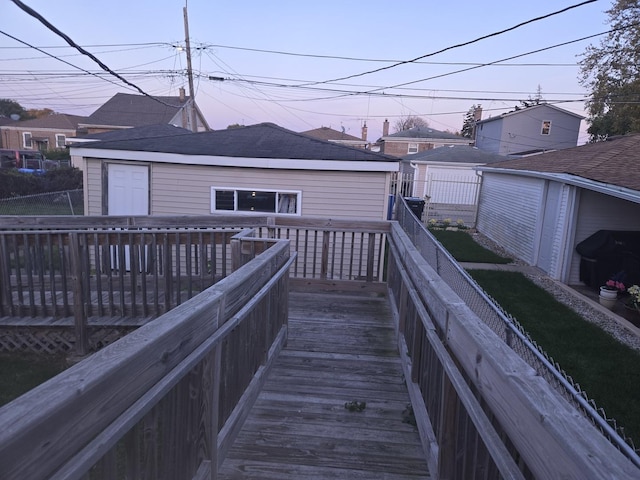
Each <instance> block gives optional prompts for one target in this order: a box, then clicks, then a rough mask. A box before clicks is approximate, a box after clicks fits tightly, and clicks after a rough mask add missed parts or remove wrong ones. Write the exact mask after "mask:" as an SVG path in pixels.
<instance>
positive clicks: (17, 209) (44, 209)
mask: <svg viewBox="0 0 640 480" xmlns="http://www.w3.org/2000/svg"><path fill="white" fill-rule="evenodd" d="M0 215H84V195H83V190H82V189H79V190H66V191H63V192H51V193H40V194H37V195H25V196H23V197H12V198H2V199H0Z"/></svg>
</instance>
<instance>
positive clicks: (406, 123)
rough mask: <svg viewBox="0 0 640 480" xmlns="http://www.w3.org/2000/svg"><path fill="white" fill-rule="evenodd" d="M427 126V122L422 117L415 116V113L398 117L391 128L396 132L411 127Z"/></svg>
mask: <svg viewBox="0 0 640 480" xmlns="http://www.w3.org/2000/svg"><path fill="white" fill-rule="evenodd" d="M428 126H429V122H427V121H426V120H425V119H424V118H422V117H416V116H415V115H408V116H406V117H400V118H399V119H398V120H396V121H395V123H394V124H393V129H394V130H395V131H396V132H402V131H404V130H409V129H411V128H416V127H419V128H427V127H428Z"/></svg>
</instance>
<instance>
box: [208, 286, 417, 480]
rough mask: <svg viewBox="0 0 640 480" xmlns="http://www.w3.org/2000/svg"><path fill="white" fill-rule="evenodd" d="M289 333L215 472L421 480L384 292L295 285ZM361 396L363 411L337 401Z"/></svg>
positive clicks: (248, 476) (282, 477) (236, 476)
mask: <svg viewBox="0 0 640 480" xmlns="http://www.w3.org/2000/svg"><path fill="white" fill-rule="evenodd" d="M289 305H290V311H289V341H288V344H287V347H286V348H285V350H284V351H283V352H282V353H281V354H280V357H279V358H278V360H277V361H276V364H275V365H274V368H273V370H272V372H271V374H270V375H269V378H268V380H267V382H266V384H265V386H264V388H263V390H262V392H261V393H260V396H259V397H258V400H257V402H256V405H255V406H254V408H253V410H252V411H251V414H250V416H249V418H248V419H247V422H246V423H245V425H244V427H243V429H242V431H241V433H240V435H239V437H238V438H237V439H236V441H235V443H234V445H233V447H232V448H231V450H230V452H229V455H228V456H227V459H226V460H225V462H224V463H223V465H222V467H221V470H220V478H221V479H239V478H243V479H258V478H259V479H279V480H287V479H296V480H298V479H301V478H304V479H305V480H306V479H309V480H320V479H322V480H328V479H350V480H358V479H368V480H375V479H383V478H384V479H412V480H415V479H425V478H429V474H428V472H427V466H426V462H425V459H424V458H425V456H424V453H423V450H422V445H421V443H420V438H419V436H418V433H417V431H416V430H415V428H414V427H413V426H411V425H409V424H408V423H405V422H404V421H403V420H404V419H405V409H406V407H407V405H408V403H409V396H408V393H407V390H406V387H405V386H404V383H403V381H404V379H403V376H402V369H401V366H400V360H399V357H398V355H397V352H396V348H395V336H394V330H393V326H392V324H391V313H390V310H389V308H388V304H387V300H386V298H380V297H371V296H363V295H353V294H351V295H339V294H327V293H322V294H318V293H296V292H293V293H291V294H290V298H289ZM352 401H359V402H366V408H365V410H364V411H362V412H351V411H349V410H347V409H346V408H345V403H347V402H352Z"/></svg>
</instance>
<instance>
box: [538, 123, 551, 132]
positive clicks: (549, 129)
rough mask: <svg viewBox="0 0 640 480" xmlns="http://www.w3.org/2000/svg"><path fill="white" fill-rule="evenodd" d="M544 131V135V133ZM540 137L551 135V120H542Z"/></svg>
mask: <svg viewBox="0 0 640 480" xmlns="http://www.w3.org/2000/svg"><path fill="white" fill-rule="evenodd" d="M545 129H546V133H545ZM540 135H551V120H543V121H542V127H541V128H540Z"/></svg>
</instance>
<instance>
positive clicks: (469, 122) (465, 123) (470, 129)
mask: <svg viewBox="0 0 640 480" xmlns="http://www.w3.org/2000/svg"><path fill="white" fill-rule="evenodd" d="M479 107H480V105H471V106H470V107H469V110H467V113H465V114H464V119H463V120H462V130H461V131H460V135H462V136H463V137H465V138H473V133H474V131H475V129H476V109H477V108H479Z"/></svg>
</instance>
